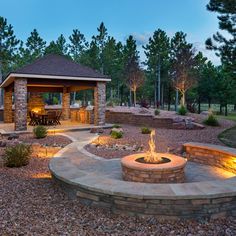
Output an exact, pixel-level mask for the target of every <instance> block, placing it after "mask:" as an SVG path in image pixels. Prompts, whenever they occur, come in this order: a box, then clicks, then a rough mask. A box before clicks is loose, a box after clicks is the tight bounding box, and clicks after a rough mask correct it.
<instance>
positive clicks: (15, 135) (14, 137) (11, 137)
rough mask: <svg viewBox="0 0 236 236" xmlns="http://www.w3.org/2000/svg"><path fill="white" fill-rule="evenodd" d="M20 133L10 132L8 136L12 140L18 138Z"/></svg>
mask: <svg viewBox="0 0 236 236" xmlns="http://www.w3.org/2000/svg"><path fill="white" fill-rule="evenodd" d="M18 138H19V135H18V134H16V133H13V134H10V135H9V137H8V138H7V139H8V140H12V139H18Z"/></svg>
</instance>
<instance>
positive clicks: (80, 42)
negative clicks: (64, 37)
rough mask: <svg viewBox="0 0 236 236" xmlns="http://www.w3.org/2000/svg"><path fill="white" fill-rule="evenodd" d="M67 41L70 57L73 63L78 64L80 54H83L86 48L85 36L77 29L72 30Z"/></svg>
mask: <svg viewBox="0 0 236 236" xmlns="http://www.w3.org/2000/svg"><path fill="white" fill-rule="evenodd" d="M69 40H70V44H69V53H70V56H71V57H72V58H73V60H74V61H76V62H79V61H80V56H81V54H82V52H84V51H85V50H86V49H87V47H88V43H87V42H86V39H85V36H84V35H83V34H82V33H81V32H80V31H79V30H78V29H74V30H73V33H72V35H71V36H70V37H69Z"/></svg>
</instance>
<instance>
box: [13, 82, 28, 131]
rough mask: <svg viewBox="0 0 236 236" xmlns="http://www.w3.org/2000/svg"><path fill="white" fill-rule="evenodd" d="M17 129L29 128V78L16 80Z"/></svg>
mask: <svg viewBox="0 0 236 236" xmlns="http://www.w3.org/2000/svg"><path fill="white" fill-rule="evenodd" d="M14 93H15V130H16V131H20V130H27V79H25V78H17V79H15V82H14Z"/></svg>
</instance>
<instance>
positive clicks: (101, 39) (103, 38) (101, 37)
mask: <svg viewBox="0 0 236 236" xmlns="http://www.w3.org/2000/svg"><path fill="white" fill-rule="evenodd" d="M97 31H98V35H96V36H93V37H92V38H93V40H94V41H95V43H96V44H97V46H98V48H99V60H100V71H101V72H102V73H104V48H105V44H106V42H107V39H108V33H107V28H106V27H105V25H104V23H103V22H102V23H101V24H100V25H99V27H98V28H97Z"/></svg>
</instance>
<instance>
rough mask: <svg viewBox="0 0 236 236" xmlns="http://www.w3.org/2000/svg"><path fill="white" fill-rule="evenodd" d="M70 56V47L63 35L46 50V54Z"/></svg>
mask: <svg viewBox="0 0 236 236" xmlns="http://www.w3.org/2000/svg"><path fill="white" fill-rule="evenodd" d="M51 53H54V54H58V55H68V45H67V43H66V39H65V37H64V36H63V34H61V35H60V36H59V37H58V39H57V40H56V41H51V42H50V43H49V45H48V46H47V47H46V49H45V54H51Z"/></svg>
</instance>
